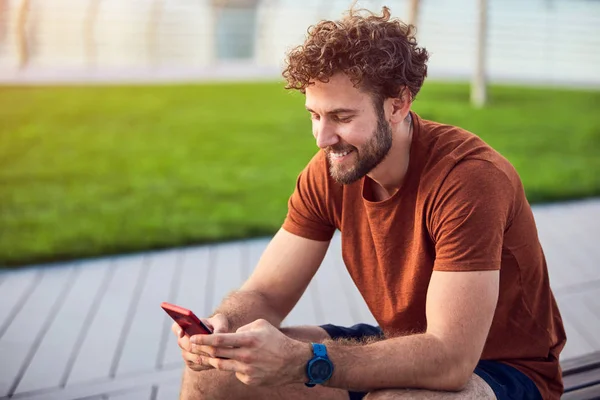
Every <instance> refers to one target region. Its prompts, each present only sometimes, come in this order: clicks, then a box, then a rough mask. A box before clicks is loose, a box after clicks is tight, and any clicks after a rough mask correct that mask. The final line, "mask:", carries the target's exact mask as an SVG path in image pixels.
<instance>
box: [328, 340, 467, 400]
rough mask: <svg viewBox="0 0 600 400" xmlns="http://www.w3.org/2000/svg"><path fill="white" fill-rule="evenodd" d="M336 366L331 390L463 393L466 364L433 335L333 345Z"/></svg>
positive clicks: (330, 349)
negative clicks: (389, 389) (426, 390)
mask: <svg viewBox="0 0 600 400" xmlns="http://www.w3.org/2000/svg"><path fill="white" fill-rule="evenodd" d="M327 353H328V355H329V358H330V359H331V361H332V362H333V365H334V373H333V376H332V377H331V379H330V381H329V382H328V386H332V387H339V388H346V389H353V390H359V391H371V390H375V389H382V388H421V389H431V390H460V389H461V386H462V385H463V384H464V383H463V381H465V379H466V378H465V375H466V370H467V369H468V367H465V363H464V361H463V360H462V359H461V358H460V357H459V355H457V354H454V353H455V352H454V351H452V349H448V348H447V346H445V345H444V343H443V342H442V341H441V340H440V339H438V338H437V337H435V336H433V335H431V334H427V333H424V334H419V335H410V336H403V337H397V338H392V339H388V340H383V341H379V342H375V343H372V344H368V345H364V346H344V345H339V344H336V343H335V342H333V341H332V342H330V343H328V345H327Z"/></svg>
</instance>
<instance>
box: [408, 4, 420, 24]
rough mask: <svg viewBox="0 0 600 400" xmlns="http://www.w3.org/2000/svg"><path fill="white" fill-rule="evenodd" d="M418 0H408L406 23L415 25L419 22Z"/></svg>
mask: <svg viewBox="0 0 600 400" xmlns="http://www.w3.org/2000/svg"><path fill="white" fill-rule="evenodd" d="M419 3H420V1H419V0H410V3H409V5H408V6H409V8H408V21H407V22H408V24H410V25H414V26H417V23H418V22H419V5H420V4H419Z"/></svg>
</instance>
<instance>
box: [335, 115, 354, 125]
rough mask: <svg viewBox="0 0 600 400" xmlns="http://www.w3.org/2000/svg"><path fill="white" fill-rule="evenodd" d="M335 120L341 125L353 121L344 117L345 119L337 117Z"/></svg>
mask: <svg viewBox="0 0 600 400" xmlns="http://www.w3.org/2000/svg"><path fill="white" fill-rule="evenodd" d="M335 120H336V121H337V122H339V123H341V124H345V123H348V122H350V121H352V117H344V118H340V117H335Z"/></svg>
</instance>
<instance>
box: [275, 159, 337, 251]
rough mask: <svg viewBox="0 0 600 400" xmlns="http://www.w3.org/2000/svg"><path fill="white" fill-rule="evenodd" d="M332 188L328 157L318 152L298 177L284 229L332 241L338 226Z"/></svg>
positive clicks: (310, 237) (312, 237)
mask: <svg viewBox="0 0 600 400" xmlns="http://www.w3.org/2000/svg"><path fill="white" fill-rule="evenodd" d="M329 191H330V190H329V188H328V172H327V167H326V160H325V159H324V157H323V156H322V155H321V154H317V155H316V156H315V157H314V158H313V159H312V160H311V162H310V163H309V164H308V166H307V167H306V168H305V169H304V170H303V171H302V172H301V173H300V176H298V180H297V181H296V188H295V190H294V193H293V194H292V196H291V197H290V199H289V201H288V213H287V216H286V218H285V221H284V222H283V229H285V230H286V231H288V232H290V233H293V234H295V235H298V236H302V237H304V238H307V239H312V240H319V241H329V240H331V238H332V237H333V234H334V232H335V229H336V227H335V222H334V221H333V210H332V207H333V201H332V199H331V196H330V193H329Z"/></svg>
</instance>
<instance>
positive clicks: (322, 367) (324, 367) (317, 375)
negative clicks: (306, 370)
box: [310, 360, 332, 381]
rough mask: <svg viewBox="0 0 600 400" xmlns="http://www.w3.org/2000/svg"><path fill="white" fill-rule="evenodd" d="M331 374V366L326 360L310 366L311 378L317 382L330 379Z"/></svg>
mask: <svg viewBox="0 0 600 400" xmlns="http://www.w3.org/2000/svg"><path fill="white" fill-rule="evenodd" d="M331 372H332V371H331V364H330V363H328V362H327V361H326V360H315V361H314V362H313V363H312V364H311V365H310V376H311V377H312V379H314V380H316V381H319V380H325V379H328V378H329V376H330V375H331Z"/></svg>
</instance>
